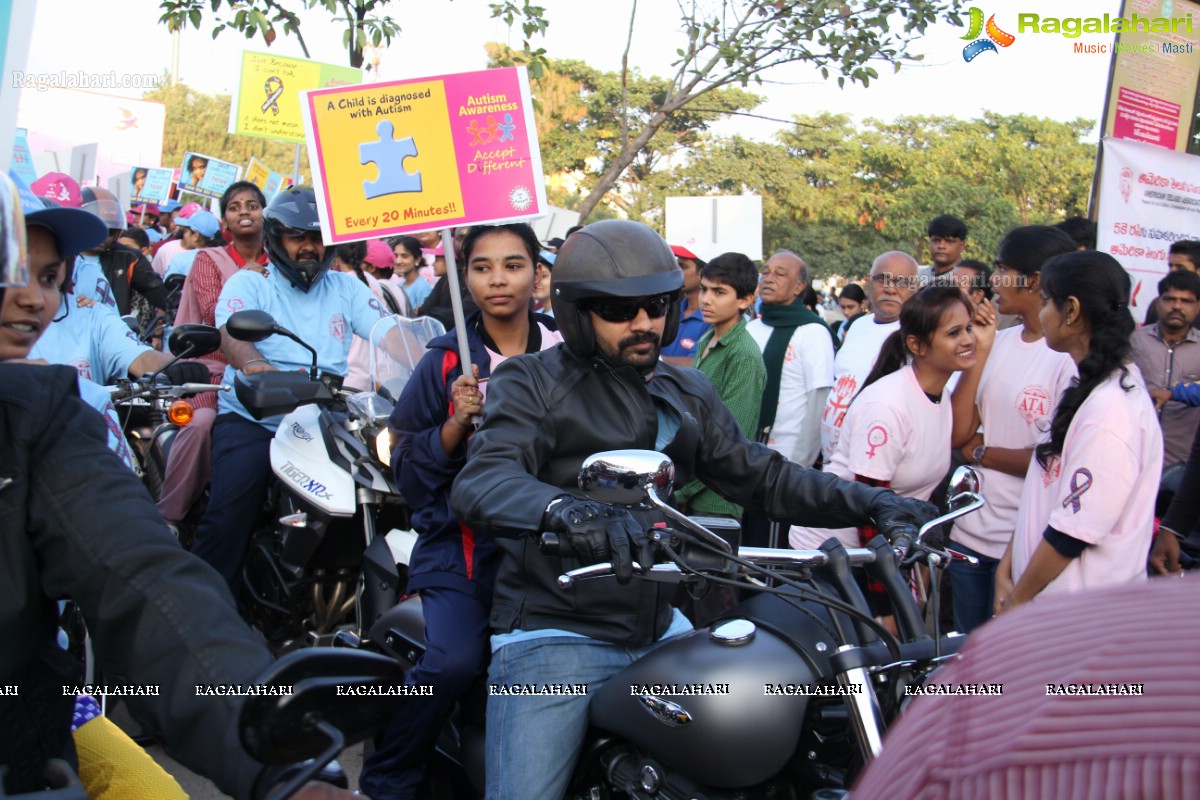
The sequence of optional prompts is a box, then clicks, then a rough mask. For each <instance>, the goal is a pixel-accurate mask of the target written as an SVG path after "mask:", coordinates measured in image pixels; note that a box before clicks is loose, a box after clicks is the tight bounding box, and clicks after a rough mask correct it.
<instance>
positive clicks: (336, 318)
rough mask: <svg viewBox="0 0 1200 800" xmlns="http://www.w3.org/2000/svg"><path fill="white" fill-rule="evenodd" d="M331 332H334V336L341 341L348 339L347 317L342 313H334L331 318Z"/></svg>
mask: <svg viewBox="0 0 1200 800" xmlns="http://www.w3.org/2000/svg"><path fill="white" fill-rule="evenodd" d="M329 332H330V333H331V334H333V338H335V339H337V340H338V341H339V342H345V341H346V318H345V317H343V316H342V315H341V314H340V313H338V314H334V315H333V316H332V317H330V318H329Z"/></svg>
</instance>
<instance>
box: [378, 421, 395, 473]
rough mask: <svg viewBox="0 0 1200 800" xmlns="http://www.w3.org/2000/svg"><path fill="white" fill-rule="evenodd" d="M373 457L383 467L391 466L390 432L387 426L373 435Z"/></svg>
mask: <svg viewBox="0 0 1200 800" xmlns="http://www.w3.org/2000/svg"><path fill="white" fill-rule="evenodd" d="M375 457H376V458H378V459H379V461H380V463H382V464H383V465H384V466H385V467H389V468H390V467H391V466H392V432H391V431H389V430H388V429H387V428H384V429H383V430H381V431H380V432H379V433H377V434H376V435H375Z"/></svg>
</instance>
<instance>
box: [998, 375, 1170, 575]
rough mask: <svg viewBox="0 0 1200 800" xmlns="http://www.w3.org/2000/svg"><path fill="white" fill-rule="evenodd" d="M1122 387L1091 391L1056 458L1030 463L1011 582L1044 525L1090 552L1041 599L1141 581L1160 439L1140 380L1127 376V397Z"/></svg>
mask: <svg viewBox="0 0 1200 800" xmlns="http://www.w3.org/2000/svg"><path fill="white" fill-rule="evenodd" d="M1121 380H1122V377H1121V373H1120V372H1119V371H1118V372H1115V373H1114V374H1113V375H1110V376H1109V377H1108V378H1107V379H1106V380H1105V381H1104V382H1103V383H1101V384H1100V385H1099V386H1097V387H1096V388H1095V389H1094V390H1092V393H1091V394H1090V395H1088V398H1087V399H1086V400H1084V401H1083V405H1081V406H1080V407H1079V410H1078V411H1077V412H1076V414H1075V418H1074V419H1073V420H1071V427H1070V428H1068V429H1067V438H1066V440H1065V441H1064V442H1063V451H1062V455H1061V456H1058V457H1055V458H1053V459H1051V462H1050V468H1049V469H1046V470H1044V469H1042V467H1041V465H1039V464H1038V463H1037V459H1034V460H1033V461H1032V462H1031V463H1030V465H1029V472H1028V473H1027V474H1026V476H1025V485H1024V489H1023V491H1022V492H1021V500H1020V506H1019V508H1020V511H1019V513H1018V516H1017V530H1016V533H1015V534H1014V536H1013V558H1012V567H1013V580H1014V582H1015V581H1019V580H1020V579H1021V575H1022V574H1023V573H1024V572H1025V569H1026V567H1027V566H1028V565H1029V560H1030V559H1031V558H1032V557H1033V553H1034V551H1035V550H1036V549H1037V547H1038V544H1039V543H1041V541H1042V534H1043V532H1044V531H1045V530H1046V526H1047V525H1049V526H1052V527H1054V528H1055V529H1057V530H1060V531H1062V532H1063V533H1065V534H1067V535H1068V536H1073V537H1075V538H1076V539H1079V540H1081V541H1084V542H1088V543H1089V544H1090V545H1091V546H1090V547H1088V548H1087V549H1086V550H1084V551H1083V553H1082V555H1080V556H1079V558H1075V559H1072V560H1071V563H1070V564H1068V565H1067V568H1066V569H1065V570H1063V571H1062V573H1061V574H1060V575H1059V576H1058V577H1057V578H1055V579H1054V580H1053V581H1051V582H1050V584H1049V585H1048V586H1047V587H1046V588H1045V589H1043V590H1042V594H1043V595H1050V594H1055V593H1058V592H1072V591H1079V590H1081V589H1094V588H1096V587H1099V586H1113V585H1116V584H1122V583H1134V582H1136V581H1144V580H1146V555H1147V553H1148V552H1149V551H1150V537H1151V535H1152V532H1153V529H1154V499H1155V495H1156V493H1157V492H1158V480H1159V477H1160V476H1161V475H1162V459H1163V448H1162V434H1161V433H1160V432H1159V428H1158V420H1157V418H1156V417H1155V414H1154V404H1153V403H1152V402H1151V400H1150V396H1149V394H1148V393H1147V392H1146V387H1145V384H1144V383H1142V376H1141V373H1140V372H1138V370H1137V368H1136V367H1131V368H1130V370H1129V374H1128V376H1127V377H1125V378H1124V382H1125V384H1126V385H1127V386H1132V387H1133V389H1132V390H1130V391H1128V392H1126V391H1125V390H1124V389H1122V388H1121V385H1120V382H1121Z"/></svg>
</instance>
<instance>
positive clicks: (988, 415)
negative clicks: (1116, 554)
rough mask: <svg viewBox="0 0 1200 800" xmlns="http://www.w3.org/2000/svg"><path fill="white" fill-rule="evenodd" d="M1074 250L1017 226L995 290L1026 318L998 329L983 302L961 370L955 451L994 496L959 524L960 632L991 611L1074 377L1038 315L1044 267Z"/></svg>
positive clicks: (952, 574) (1004, 310) (1058, 237)
mask: <svg viewBox="0 0 1200 800" xmlns="http://www.w3.org/2000/svg"><path fill="white" fill-rule="evenodd" d="M1074 250H1075V243H1074V242H1072V241H1071V237H1069V236H1067V235H1066V234H1065V233H1063V232H1062V231H1060V230H1057V229H1055V228H1051V227H1047V226H1045V225H1026V226H1023V227H1019V228H1013V229H1012V230H1011V231H1009V232H1008V233H1007V234H1005V236H1004V238H1003V239H1001V240H1000V246H999V248H998V249H997V251H996V272H995V274H994V276H993V289H994V292H995V298H996V304H997V306H998V308H997V309H996V311H998V312H999V313H1000V314H1005V315H1011V316H1013V317H1015V318H1016V319H1017V320H1018V322H1019V323H1020V324H1019V325H1018V326H1017V327H1013V328H1007V329H1005V330H1001V331H997V330H996V327H997V326H996V325H995V324H993V323H994V320H995V317H996V314H995V313H994V311H992V309H991V308H990V305H991V304H990V303H986V301H978V302H980V305H979V306H977V313H976V317H975V334H976V339H977V342H976V352H975V356H976V361H975V366H974V367H972V368H971V369H968V370H964V371H963V373H962V377H961V379H960V380H959V382H958V386H957V387H956V388H955V389H954V396H953V399H952V403H953V406H954V436H953V444H954V447H955V448H956V449H958V450H960V451H961V452H962V456H963V458H964V459H965V460H966V462H967V463H968V464H971V465H973V466H974V467H975V469H976V470H977V471H978V472H979V480H980V483H981V485H982V486H983V489H984V495H985V496H986V498H987V504H986V505H984V507H983V508H981V509H980V510H979V512H978V513H975V514H967V515H966V516H965V517H961V518H960V519H958V520H956V521H955V523H954V530H953V533H951V535H950V541H951V546H952V547H953V548H954V549H955V550H958V551H959V552H962V553H965V554H967V555H969V556H974V557H975V558H976V559H977V561H978V563H976V564H971V563H969V562H967V561H962V560H957V559H956V560H954V561H952V562H951V563H950V566H949V567H948V569H947V575H948V576H949V579H950V585H951V595H952V597H953V600H952V603H953V607H954V625H955V627H956V628H957V629H958V630H959V631H961V632H962V633H970V632H971V631H973V630H975V628H978V627H979V626H980V625H982V624H983V623H985V622H987V621H988V620H989V619H991V617H992V611H993V608H994V607H995V598H994V596H993V589H994V587H995V585H996V568H997V567H998V566H999V565H1000V559H1001V558H1002V557H1003V556H1004V551H1005V550H1006V549H1007V548H1008V544H1009V542H1010V541H1012V534H1013V529H1014V528H1015V527H1016V524H1017V517H1018V515H1019V510H1018V503H1019V501H1020V499H1021V490H1022V487H1023V486H1024V483H1025V475H1026V473H1027V472H1029V462H1030V461H1032V460H1033V448H1034V445H1036V444H1037V443H1038V442H1039V441H1040V440H1041V438H1042V435H1043V434H1044V433H1045V431H1046V429H1047V428H1048V427H1049V425H1050V420H1051V419H1052V417H1053V415H1054V409H1055V407H1056V406H1057V405H1058V401H1059V398H1060V397H1062V395H1063V392H1065V391H1066V390H1067V389H1068V388H1069V387H1070V382H1071V379H1072V378H1074V377H1075V362H1074V361H1072V360H1071V357H1070V356H1068V355H1067V354H1066V353H1059V352H1055V351H1054V350H1051V349H1050V348H1049V347H1048V346H1047V345H1046V340H1045V338H1044V337H1043V336H1042V323H1041V320H1040V318H1039V314H1040V313H1041V310H1042V295H1041V271H1042V266H1043V265H1044V264H1045V263H1046V262H1047V261H1049V260H1050V259H1051V258H1054V257H1055V256H1060V255H1063V254H1065V253H1070V252H1073V251H1074ZM961 266H962V265H961V264H960V265H959V267H955V272H957V271H958V269H959V268H961ZM960 285H961V284H960ZM964 288H965V287H964ZM984 303H986V305H984ZM981 308H986V309H987V312H988V313H979V310H980V309H981ZM981 322H982V323H983V324H981Z"/></svg>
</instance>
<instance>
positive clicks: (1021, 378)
mask: <svg viewBox="0 0 1200 800" xmlns="http://www.w3.org/2000/svg"><path fill="white" fill-rule="evenodd" d="M851 330H853V329H851ZM1022 330H1023V329H1022V328H1009V329H1008V330H1003V331H1000V332H999V333H997V334H996V341H995V343H994V344H993V345H992V351H991V353H990V354H989V355H988V360H987V363H986V364H985V365H984V367H983V375H981V376H980V378H979V389H978V391H977V392H976V394H975V403H976V405H977V406H978V407H979V418H980V419H981V420H982V421H983V443H984V444H985V445H987V446H988V447H1004V448H1011V449H1014V450H1020V449H1024V448H1029V447H1033V446H1034V445H1036V444H1037V443H1038V442H1040V441H1041V440H1042V438H1043V436H1044V434H1045V433H1046V431H1048V430H1049V429H1050V421H1051V420H1052V419H1053V418H1054V409H1056V408H1057V407H1058V401H1059V398H1061V397H1062V393H1063V392H1065V391H1066V390H1067V388H1068V387H1069V386H1070V384H1071V379H1072V378H1074V377H1075V375H1076V370H1075V362H1074V361H1072V360H1071V357H1070V356H1069V355H1067V354H1066V353H1056V352H1054V351H1053V350H1051V349H1050V348H1049V347H1048V346H1047V345H1046V340H1045V339H1038V340H1037V341H1036V342H1026V341H1024V340H1022V339H1021V331H1022ZM975 471H976V472H977V473H978V474H979V488H980V491H981V492H982V494H983V497H984V500H985V501H986V503H985V504H984V506H983V508H981V509H979V510H978V511H976V512H974V513H972V514H967V515H966V516H964V517H960V518H959V519H958V520H957V521H956V522H955V524H954V533H953V535H952V537H951V538H952V539H953V540H954V541H956V542H961V543H962V544H963V545H965V546H967V547H969V548H971V549H972V550H974V551H976V552H978V553H982V554H983V555H985V556H990V557H991V558H997V559H998V558H1000V557H1002V556H1003V555H1004V550H1005V548H1006V547H1008V542H1009V540H1010V539H1011V538H1012V532H1013V529H1014V528H1015V527H1016V524H1017V503H1018V502H1019V501H1020V499H1021V487H1022V486H1023V485H1024V483H1025V481H1024V479H1023V478H1019V477H1017V476H1016V475H1009V474H1008V473H1005V472H1000V471H999V470H994V469H987V468H985V467H976V468H975Z"/></svg>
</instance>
